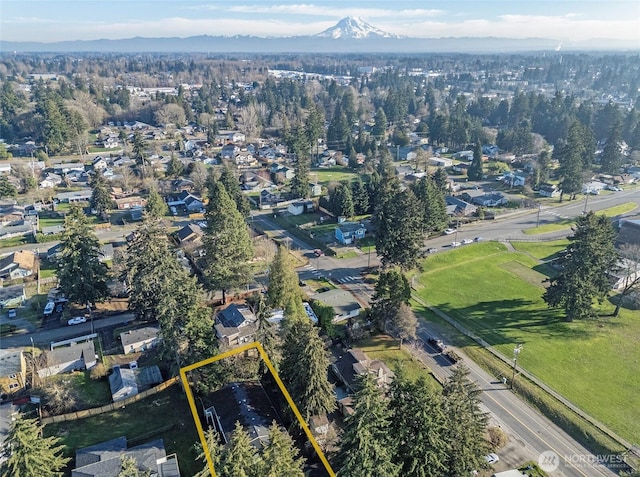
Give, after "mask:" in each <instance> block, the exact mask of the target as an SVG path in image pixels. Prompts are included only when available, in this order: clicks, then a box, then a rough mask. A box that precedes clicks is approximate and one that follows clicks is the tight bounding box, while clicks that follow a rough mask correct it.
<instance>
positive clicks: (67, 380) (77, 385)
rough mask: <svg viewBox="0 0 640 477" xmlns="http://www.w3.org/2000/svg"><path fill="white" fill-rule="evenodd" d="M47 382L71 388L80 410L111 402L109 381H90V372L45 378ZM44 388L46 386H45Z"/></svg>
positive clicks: (77, 372)
mask: <svg viewBox="0 0 640 477" xmlns="http://www.w3.org/2000/svg"><path fill="white" fill-rule="evenodd" d="M46 381H47V382H58V383H61V384H63V385H64V386H65V387H67V388H72V389H73V391H74V393H73V394H74V395H75V396H76V401H77V403H78V405H79V408H81V409H88V408H91V407H98V406H103V405H105V404H109V403H110V402H111V391H110V389H109V381H107V380H106V379H100V380H96V379H91V371H86V370H85V371H76V372H73V373H71V374H56V375H55V376H51V377H49V378H46ZM45 387H46V384H45Z"/></svg>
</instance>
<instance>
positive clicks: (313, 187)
mask: <svg viewBox="0 0 640 477" xmlns="http://www.w3.org/2000/svg"><path fill="white" fill-rule="evenodd" d="M309 194H310V195H311V197H320V196H321V195H322V186H321V185H320V184H309Z"/></svg>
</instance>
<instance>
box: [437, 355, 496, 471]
mask: <svg viewBox="0 0 640 477" xmlns="http://www.w3.org/2000/svg"><path fill="white" fill-rule="evenodd" d="M481 392H482V391H481V390H480V389H479V388H478V386H476V384H475V383H472V382H471V381H469V369H468V368H467V367H466V366H464V365H463V364H460V365H458V366H457V367H456V368H455V370H454V371H453V374H452V375H451V376H450V377H449V379H448V380H447V382H446V383H445V385H444V388H443V390H442V393H443V396H444V414H445V416H446V432H445V441H446V442H448V444H449V446H450V447H449V452H448V456H447V460H446V464H445V466H446V469H447V471H448V472H447V474H446V475H449V476H451V477H459V476H461V475H471V474H472V472H473V471H474V470H475V469H479V468H480V467H481V466H482V465H483V463H484V459H483V456H484V455H486V453H487V451H488V449H487V447H488V446H487V442H486V441H485V439H484V434H485V431H486V427H487V420H488V416H487V415H486V414H485V413H483V412H482V411H481V410H480V393H481Z"/></svg>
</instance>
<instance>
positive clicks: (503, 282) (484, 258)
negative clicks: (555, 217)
mask: <svg viewBox="0 0 640 477" xmlns="http://www.w3.org/2000/svg"><path fill="white" fill-rule="evenodd" d="M536 245H537V247H535V248H534V247H531V244H527V245H526V246H524V248H522V246H521V245H517V246H518V247H520V248H521V250H524V249H527V248H528V250H527V251H529V253H532V254H535V255H537V256H540V257H549V256H552V255H553V254H554V253H556V252H557V251H558V248H559V247H561V245H560V244H559V243H557V242H556V243H552V244H551V245H549V249H548V250H546V251H545V250H544V249H543V247H544V244H536ZM424 269H425V273H423V274H422V275H421V276H420V280H419V283H420V289H419V291H418V294H419V295H420V296H421V298H422V299H424V300H425V301H426V302H428V303H430V304H432V305H434V306H436V307H437V308H439V309H441V310H442V311H444V312H446V313H447V314H449V315H451V316H452V317H454V318H455V319H457V320H459V321H460V322H461V323H462V324H463V325H464V326H466V327H467V328H468V329H470V330H472V331H474V332H475V333H477V334H478V335H479V336H481V337H482V338H483V339H485V340H486V341H488V342H489V343H491V344H492V345H494V346H495V347H496V348H497V349H498V350H499V351H500V352H501V353H502V354H503V355H504V356H506V357H508V358H510V357H511V356H512V353H513V348H514V345H515V344H516V343H524V346H523V351H522V352H521V353H520V356H519V358H518V364H520V365H522V366H523V367H524V368H526V369H527V370H528V371H530V372H531V373H533V374H534V375H536V376H538V377H539V378H541V379H542V380H543V381H545V382H546V383H547V384H549V385H550V386H551V387H552V388H554V389H556V390H557V391H558V392H560V393H561V394H562V395H564V396H565V397H567V398H568V399H569V400H571V401H572V402H574V403H575V404H576V405H578V406H579V407H581V408H582V409H583V410H585V411H586V412H587V413H589V414H591V415H592V416H593V417H595V418H596V419H598V420H600V421H601V422H603V423H604V424H606V425H607V426H609V427H611V428H612V429H613V430H615V431H616V432H618V433H619V434H620V435H621V436H623V437H625V438H626V439H628V440H629V441H631V442H638V441H639V440H640V418H639V415H638V409H640V381H639V380H638V379H637V369H638V366H640V347H638V346H637V343H638V342H639V341H640V311H630V310H624V309H623V310H622V311H621V313H620V317H618V318H615V319H614V318H610V317H608V316H606V315H608V314H610V313H611V311H613V305H611V304H610V303H609V302H606V303H604V304H603V305H602V307H601V308H600V312H601V315H602V316H603V317H602V318H600V319H598V320H594V321H580V322H573V323H567V322H565V321H564V319H563V316H562V313H561V312H560V311H559V310H551V309H549V308H547V306H546V304H545V303H544V302H543V300H542V298H541V296H542V293H543V291H544V289H543V283H542V280H544V279H545V278H546V276H545V275H544V274H543V273H540V270H541V269H540V268H539V262H538V260H536V259H534V258H533V257H531V256H529V255H528V254H525V253H520V252H508V251H507V249H506V247H505V246H504V245H501V244H497V243H491V242H487V243H481V244H474V245H469V246H466V247H463V248H460V249H458V250H454V251H451V252H448V253H443V254H437V255H434V256H431V257H428V258H427V259H426V260H425V264H424Z"/></svg>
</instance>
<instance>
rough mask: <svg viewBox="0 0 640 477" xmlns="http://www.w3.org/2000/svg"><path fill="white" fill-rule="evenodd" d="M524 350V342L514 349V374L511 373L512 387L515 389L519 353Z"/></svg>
mask: <svg viewBox="0 0 640 477" xmlns="http://www.w3.org/2000/svg"><path fill="white" fill-rule="evenodd" d="M520 351H522V344H519V345H518V346H516V347H515V348H514V349H513V374H512V375H511V389H513V382H514V381H515V379H516V368H517V366H518V355H519V354H520Z"/></svg>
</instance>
